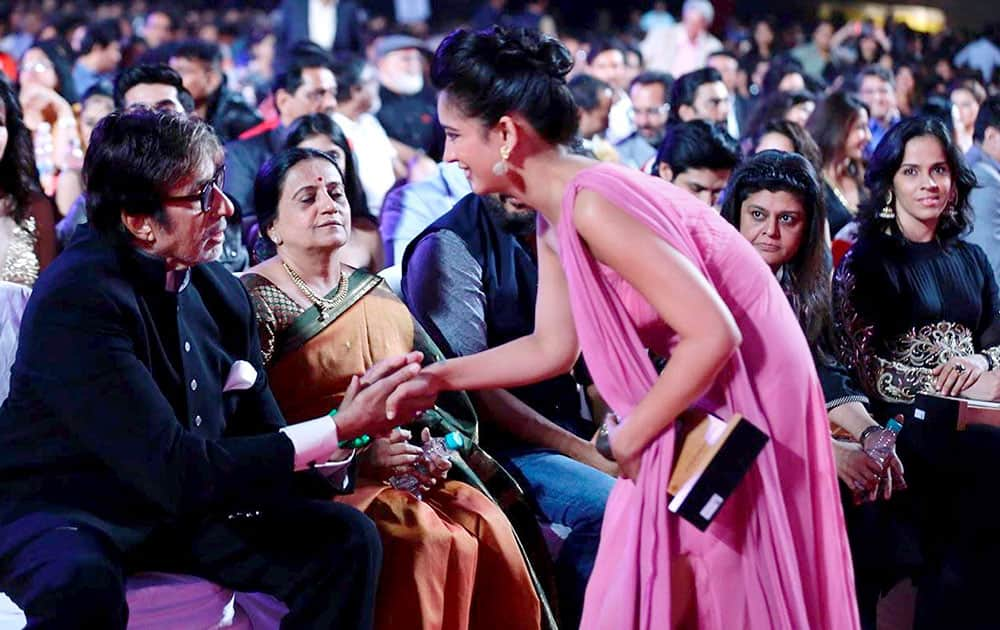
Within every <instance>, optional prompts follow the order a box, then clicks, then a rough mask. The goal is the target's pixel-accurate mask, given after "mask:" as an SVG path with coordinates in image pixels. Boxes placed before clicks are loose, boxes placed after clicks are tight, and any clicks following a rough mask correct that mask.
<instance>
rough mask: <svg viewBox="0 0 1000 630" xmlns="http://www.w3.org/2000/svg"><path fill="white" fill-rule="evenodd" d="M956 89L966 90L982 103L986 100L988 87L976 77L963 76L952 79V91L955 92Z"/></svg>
mask: <svg viewBox="0 0 1000 630" xmlns="http://www.w3.org/2000/svg"><path fill="white" fill-rule="evenodd" d="M955 90H965V91H966V92H968V93H969V94H971V95H972V98H973V99H974V100H975V101H976V102H977V103H979V104H980V105H982V104H983V103H984V102H985V101H986V89H985V88H984V87H983V84H982V83H980V82H979V81H977V80H975V79H969V78H963V79H956V80H955V81H952V84H951V91H952V92H954V91H955Z"/></svg>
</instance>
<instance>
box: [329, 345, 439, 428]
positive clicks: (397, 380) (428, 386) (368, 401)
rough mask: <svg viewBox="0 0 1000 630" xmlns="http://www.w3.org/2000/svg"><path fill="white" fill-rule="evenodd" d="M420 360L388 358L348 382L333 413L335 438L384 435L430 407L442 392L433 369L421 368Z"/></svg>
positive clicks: (418, 357)
mask: <svg viewBox="0 0 1000 630" xmlns="http://www.w3.org/2000/svg"><path fill="white" fill-rule="evenodd" d="M423 358H424V356H423V354H422V353H420V352H410V353H409V354H405V355H401V356H397V357H391V358H388V359H384V360H382V361H379V362H378V363H376V364H375V365H373V366H372V367H371V368H370V369H369V370H368V371H367V372H365V373H364V374H363V375H362V376H354V377H353V378H351V383H350V385H348V387H347V392H346V393H345V394H344V400H343V402H342V403H341V405H340V408H339V409H338V410H337V433H338V436H339V438H340V439H341V440H350V439H352V438H356V437H359V436H361V435H363V434H367V435H370V436H372V437H373V438H375V437H379V436H382V435H387V434H389V433H390V432H391V431H392V430H393V428H394V427H397V426H399V425H404V424H408V423H409V422H411V421H412V420H413V419H414V418H415V417H417V416H418V415H420V414H421V413H423V412H424V411H426V410H428V409H430V408H431V407H433V406H434V403H435V401H436V400H437V395H438V392H439V391H441V390H442V389H444V388H443V385H442V383H441V381H440V379H439V378H437V377H436V374H435V368H434V366H427V367H423V368H422V367H421V365H420V362H421V361H423Z"/></svg>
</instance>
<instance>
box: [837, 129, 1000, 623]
mask: <svg viewBox="0 0 1000 630" xmlns="http://www.w3.org/2000/svg"><path fill="white" fill-rule="evenodd" d="M866 184H867V186H868V191H869V195H870V201H869V202H868V203H866V204H862V206H861V209H860V212H859V215H858V223H859V228H858V240H857V242H856V244H855V245H854V247H853V248H852V249H851V250H850V251H849V252H848V253H847V255H846V256H845V257H844V259H843V261H841V263H840V265H839V267H838V268H837V273H836V274H835V277H834V286H833V295H834V323H835V330H836V332H837V337H838V348H837V349H838V351H839V354H840V359H841V360H842V361H843V363H844V364H845V365H847V366H848V368H849V369H851V370H853V371H854V373H855V375H856V376H857V378H858V381H859V382H860V383H861V385H862V387H863V388H864V390H865V391H866V393H867V394H868V396H869V398H870V399H871V403H872V406H873V409H874V411H875V416H876V417H879V418H884V417H889V416H891V415H895V414H896V413H903V414H904V415H905V416H906V422H904V425H903V431H902V433H901V434H900V436H899V442H898V445H899V450H900V453H901V455H902V457H903V458H904V461H906V463H907V479H908V481H909V484H910V490H911V491H910V492H909V493H907V494H908V495H909V496H907V497H906V499H905V500H902V499H901V500H894V501H893V507H894V508H895V509H894V513H893V516H892V525H893V527H894V529H893V532H894V533H893V534H891V535H892V536H893V538H892V539H886V540H884V541H883V545H884V546H885V547H892V548H893V549H894V550H895V551H897V552H900V553H901V554H902V556H906V559H905V560H903V559H902V557H901V556H897V560H898V561H900V562H903V563H905V564H909V565H911V567H910V568H914V566H913V565H914V564H915V565H916V566H915V568H918V569H919V570H918V571H917V572H916V573H915V575H914V577H915V578H917V585H918V589H919V591H918V592H919V595H918V610H917V622H916V625H917V627H928V628H930V627H942V625H943V624H946V625H949V626H955V627H980V626H983V625H987V621H989V620H991V619H993V618H992V615H993V613H992V612H991V611H989V610H988V609H987V608H986V606H987V605H989V606H990V607H992V603H990V602H992V599H991V598H992V597H993V595H992V594H991V593H990V592H989V590H990V589H989V588H987V586H986V585H987V584H992V583H993V575H994V572H995V567H996V566H997V565H996V563H997V561H998V560H1000V546H998V545H997V544H996V540H997V536H998V535H1000V511H998V507H997V506H998V505H1000V502H998V501H997V499H998V498H1000V492H998V490H997V485H996V479H997V478H998V473H1000V467H998V466H997V464H996V462H997V461H998V455H1000V431H998V430H997V429H994V428H991V427H982V426H978V427H973V428H970V429H969V430H966V431H962V432H958V433H951V434H946V435H944V436H943V437H942V436H940V435H937V436H935V437H934V438H933V443H931V441H930V440H929V438H928V435H927V434H926V430H927V428H928V427H930V426H932V422H933V420H934V419H933V418H921V417H919V415H917V416H916V417H915V415H914V414H913V413H912V403H913V401H914V398H915V396H916V395H917V394H918V393H925V394H938V395H947V396H965V397H969V398H980V399H983V398H985V399H991V400H992V399H998V398H1000V397H998V396H997V389H998V388H997V386H996V385H997V381H998V380H1000V378H998V374H1000V372H998V370H997V368H998V367H1000V346H998V345H997V343H998V341H1000V336H998V334H997V333H998V324H1000V301H998V298H997V285H996V282H995V280H994V277H993V273H992V269H991V267H990V265H989V262H988V261H987V259H986V255H985V254H984V253H983V251H982V250H981V249H980V248H979V247H978V246H976V245H972V244H970V243H967V242H965V241H962V240H960V239H959V236H960V235H961V234H962V233H963V232H964V231H965V230H966V229H967V228H968V226H969V221H970V218H969V208H968V195H969V191H970V190H971V189H972V187H973V186H974V185H975V176H974V175H973V174H972V172H971V171H970V170H969V168H968V167H967V166H966V165H965V163H964V160H963V158H962V155H961V153H960V152H959V151H958V149H957V148H956V147H955V145H954V143H953V141H952V138H951V134H949V133H948V130H947V129H946V128H945V126H944V124H942V123H941V122H939V121H937V120H933V119H929V118H916V119H909V120H906V121H903V122H901V123H899V124H897V125H896V126H895V127H893V128H892V129H891V130H890V131H889V132H888V133H887V134H886V136H885V138H884V139H883V140H882V141H881V142H880V143H879V145H878V147H877V148H876V150H875V153H874V155H873V156H872V160H871V162H870V164H869V167H868V173H867V176H866ZM929 447H932V448H929ZM993 621H995V620H993Z"/></svg>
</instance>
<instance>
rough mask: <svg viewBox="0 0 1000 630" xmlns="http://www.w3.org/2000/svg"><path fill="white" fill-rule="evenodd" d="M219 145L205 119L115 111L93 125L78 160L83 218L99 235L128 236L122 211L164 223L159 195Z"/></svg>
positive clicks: (215, 155)
mask: <svg viewBox="0 0 1000 630" xmlns="http://www.w3.org/2000/svg"><path fill="white" fill-rule="evenodd" d="M221 156H222V145H221V144H219V139H218V137H217V136H216V135H215V132H214V131H212V128H211V127H210V126H209V125H208V124H207V123H205V122H204V121H202V120H200V119H198V118H194V117H190V116H188V115H187V114H182V113H177V112H169V111H158V110H153V109H149V108H146V107H135V108H129V109H128V110H126V111H115V112H112V113H110V114H108V115H107V116H105V117H104V118H103V119H102V120H101V122H99V123H97V127H95V128H94V132H93V135H91V138H90V146H89V147H88V148H87V155H86V157H85V158H84V161H83V181H84V185H85V188H86V193H87V195H86V197H87V220H88V221H89V222H90V223H91V225H93V226H94V229H96V230H97V231H98V232H99V233H101V234H103V235H105V236H108V237H114V238H127V233H126V231H125V227H124V226H123V225H122V222H121V213H122V212H123V211H124V212H126V213H128V214H132V215H149V216H152V217H153V218H154V219H155V220H156V221H159V222H161V223H163V222H164V221H165V219H166V215H165V213H164V208H163V201H162V199H163V197H164V195H166V194H167V192H168V191H169V190H170V189H171V188H172V187H174V186H176V185H177V183H178V182H180V181H181V180H183V179H184V178H185V177H190V176H191V175H192V174H193V173H194V172H195V171H196V169H198V168H199V167H200V166H201V164H202V163H203V161H204V160H208V159H211V160H217V159H219V158H220V157H221Z"/></svg>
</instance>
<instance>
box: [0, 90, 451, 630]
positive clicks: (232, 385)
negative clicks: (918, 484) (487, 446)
mask: <svg viewBox="0 0 1000 630" xmlns="http://www.w3.org/2000/svg"><path fill="white" fill-rule="evenodd" d="M222 167H223V160H222V146H221V145H220V144H219V142H218V139H217V138H216V137H215V134H214V133H213V132H212V131H211V129H210V128H209V127H208V125H207V124H205V123H203V122H201V121H198V120H196V119H193V118H188V117H187V116H184V115H181V114H175V113H167V112H154V111H151V110H146V109H141V110H135V111H129V112H124V113H121V112H117V113H113V114H111V115H109V116H108V117H106V118H105V119H104V120H103V121H101V123H100V124H99V125H98V126H97V129H95V130H94V134H93V139H92V142H91V147H90V151H89V152H88V155H87V161H86V166H85V179H86V181H87V186H88V189H87V204H88V211H89V214H90V218H91V220H90V221H89V223H88V225H87V226H86V227H84V228H81V230H82V231H84V234H81V235H79V237H78V238H76V239H75V240H74V241H73V244H72V245H71V246H70V247H69V249H68V250H67V251H66V252H64V253H63V254H62V255H61V256H60V257H59V258H58V259H56V261H55V262H54V263H53V265H52V266H51V267H50V268H49V270H47V272H46V273H45V274H44V275H43V276H42V278H41V279H40V281H39V282H38V283H36V284H35V288H34V291H33V293H32V296H31V299H30V301H29V303H28V307H27V310H26V312H25V315H24V320H23V323H22V328H21V332H22V336H21V344H20V347H19V349H18V356H17V359H16V362H15V364H14V368H13V371H12V374H13V376H12V381H11V386H10V396H9V398H8V399H7V401H6V402H5V404H4V406H3V407H2V408H0V450H2V451H3V453H4V457H3V458H0V479H2V481H0V566H3V567H5V568H6V570H4V571H0V591H2V592H5V593H7V595H9V596H10V598H11V599H12V600H13V601H14V602H15V603H16V604H17V605H18V606H19V607H20V608H21V609H22V610H23V611H24V614H25V615H26V617H27V624H28V627H84V628H116V629H121V630H124V628H125V627H126V623H127V620H128V609H127V605H126V601H125V578H126V575H127V573H129V572H132V571H168V572H175V573H184V574H188V575H193V576H197V577H202V578H205V579H208V580H211V581H214V582H217V583H219V584H221V585H222V586H225V587H228V588H232V589H235V590H242V591H251V592H255V591H260V592H264V593H268V594H270V595H272V596H274V597H276V598H278V599H279V600H281V601H282V602H284V603H285V604H286V606H287V607H288V609H289V612H288V615H287V616H286V617H285V618H284V620H283V624H284V625H286V626H289V627H313V628H315V627H347V628H368V627H371V625H372V620H373V614H374V610H373V608H374V606H373V603H374V597H375V591H376V585H377V581H378V572H379V567H380V564H381V545H380V543H379V539H378V535H377V532H376V531H375V528H374V527H373V526H372V524H371V522H370V521H369V520H368V519H367V518H366V517H364V515H362V514H361V513H360V512H358V511H357V510H355V509H353V508H351V507H349V506H346V505H343V504H340V503H335V502H332V501H329V500H328V497H329V496H330V495H331V494H332V493H333V492H334V491H339V490H341V488H342V487H343V486H342V485H341V484H340V483H339V482H337V481H336V477H337V473H338V471H339V473H341V474H342V473H343V472H344V469H345V468H346V466H347V462H346V458H349V456H350V452H347V451H344V450H343V449H340V448H339V446H338V441H339V440H350V439H353V438H355V437H357V436H359V435H361V434H363V433H371V434H376V435H377V434H380V433H382V432H385V431H389V430H390V429H391V427H392V426H393V425H395V424H397V423H405V422H408V421H409V420H410V418H411V417H413V415H415V414H416V413H418V412H420V411H422V410H423V409H426V408H427V407H428V406H429V405H430V404H432V403H431V401H420V402H417V401H413V404H414V406H413V407H408V408H406V409H404V410H401V417H398V418H396V419H395V420H394V421H392V422H389V421H387V420H386V419H385V418H384V417H378V412H379V410H381V409H384V408H385V400H386V398H387V396H388V395H389V394H391V393H392V392H393V391H394V390H395V388H396V387H397V386H398V385H399V384H401V383H403V382H405V381H406V380H408V379H409V378H412V376H413V375H415V374H416V373H418V372H419V366H418V365H417V362H418V361H419V360H420V358H421V357H420V355H419V353H414V354H412V355H408V356H401V357H397V358H395V359H392V360H388V361H384V362H382V363H380V364H379V365H378V366H376V367H374V368H373V369H372V370H370V371H369V372H368V373H367V374H365V375H364V376H363V377H362V381H363V382H364V383H366V384H367V386H366V387H363V388H361V387H358V386H357V384H355V386H353V387H352V388H351V391H350V392H349V395H348V396H347V398H346V400H345V401H344V403H343V404H342V405H341V406H340V408H339V410H338V413H337V415H336V418H335V419H331V418H330V417H329V416H327V415H326V414H325V413H324V414H318V415H321V417H318V418H316V419H315V420H309V421H307V422H304V423H302V424H300V425H297V426H295V427H285V426H284V425H285V422H284V419H283V418H282V415H281V412H280V411H279V409H278V406H277V404H276V403H275V401H274V397H273V395H272V394H271V391H270V389H269V388H268V385H267V379H266V377H265V376H264V366H263V364H262V363H261V359H260V357H261V354H260V345H259V342H258V339H257V334H256V329H255V325H254V316H253V307H252V304H251V302H250V298H249V296H248V295H247V293H246V291H245V289H244V288H243V287H242V286H241V285H240V284H239V281H238V280H236V279H235V278H234V277H233V276H232V274H230V273H229V272H228V271H227V270H225V269H224V268H223V267H222V266H220V265H218V264H216V263H213V262H210V261H212V260H213V259H215V258H216V257H217V256H218V254H219V250H220V249H221V248H222V243H223V228H224V226H225V218H226V217H227V216H229V215H231V214H232V212H233V206H232V204H231V203H230V202H229V200H228V199H227V198H226V196H225V195H223V194H222V192H221V188H220V186H219V180H220V173H221V169H222ZM330 460H332V461H333V462H335V463H332V464H331V465H330V466H328V467H327V469H328V470H329V471H330V473H331V477H333V478H334V479H331V480H330V481H327V480H326V478H324V477H323V476H321V475H320V474H319V473H318V472H317V471H316V470H315V468H314V466H315V465H316V464H323V463H326V462H328V461H330ZM295 471H302V472H301V473H296V472H295ZM300 482H301V483H302V484H305V485H300ZM307 487H308V488H309V493H308V494H306V493H304V492H303V490H300V488H302V489H305V488H307ZM313 496H315V497H316V498H317V499H320V500H317V499H313V498H311V497H313ZM290 533H293V535H292V536H290V535H289V534H290ZM262 567H264V568H266V570H262Z"/></svg>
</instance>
